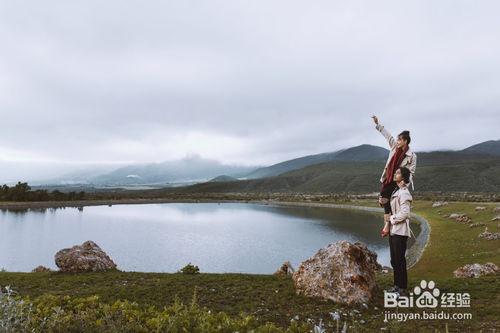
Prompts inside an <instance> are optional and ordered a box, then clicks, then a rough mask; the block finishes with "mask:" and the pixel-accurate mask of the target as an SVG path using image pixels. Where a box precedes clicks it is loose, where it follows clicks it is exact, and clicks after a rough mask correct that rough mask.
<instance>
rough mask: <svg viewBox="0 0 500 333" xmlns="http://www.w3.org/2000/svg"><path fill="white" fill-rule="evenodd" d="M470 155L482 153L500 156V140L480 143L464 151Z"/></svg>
mask: <svg viewBox="0 0 500 333" xmlns="http://www.w3.org/2000/svg"><path fill="white" fill-rule="evenodd" d="M462 151H463V152H468V153H482V154H490V155H497V156H500V140H490V141H485V142H481V143H478V144H476V145H473V146H470V147H468V148H465V149H464V150H462Z"/></svg>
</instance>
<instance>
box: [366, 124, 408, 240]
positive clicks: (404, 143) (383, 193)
mask: <svg viewBox="0 0 500 333" xmlns="http://www.w3.org/2000/svg"><path fill="white" fill-rule="evenodd" d="M372 118H373V121H374V122H375V125H376V126H375V128H376V129H377V130H378V131H379V132H380V133H382V135H383V136H384V137H385V138H386V139H387V142H388V143H389V148H390V153H389V157H388V158H387V162H386V163H385V168H384V171H383V172H382V176H381V177H380V182H381V183H382V186H381V188H380V195H379V200H378V202H379V205H380V206H381V207H383V208H384V228H383V229H382V231H381V235H382V237H385V236H387V235H388V234H389V217H390V216H391V203H390V201H389V200H390V198H391V194H392V192H394V191H395V190H396V189H397V188H398V185H397V184H396V182H395V181H394V174H395V172H396V169H397V168H399V167H406V168H408V170H410V184H411V187H412V190H413V189H414V187H413V176H414V174H415V168H416V166H417V155H416V154H415V153H414V152H413V151H412V150H411V149H410V146H409V144H410V141H411V138H410V132H409V131H403V132H401V133H399V135H398V138H397V140H395V139H394V137H393V136H392V135H391V134H390V133H389V132H388V131H387V130H386V129H385V128H384V126H383V125H382V124H381V123H380V122H379V120H378V118H377V117H376V116H372Z"/></svg>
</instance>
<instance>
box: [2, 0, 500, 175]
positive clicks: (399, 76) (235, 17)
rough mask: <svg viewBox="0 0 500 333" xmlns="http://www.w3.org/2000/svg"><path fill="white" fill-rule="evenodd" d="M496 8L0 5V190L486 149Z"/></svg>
mask: <svg viewBox="0 0 500 333" xmlns="http://www.w3.org/2000/svg"><path fill="white" fill-rule="evenodd" d="M499 11H500V4H499V2H498V1H481V0H478V1H459V0H452V1H422V0H420V1H335V0H329V1H291V0H286V1H274V0H270V1H255V0H248V1H240V0H225V1H217V0H211V1H202V0H199V1H191V0H172V1H130V0H126V1H124V0H121V1H92V0H86V1H78V2H77V1H21V0H17V1H7V0H5V1H3V0H0V41H1V45H0V115H1V118H0V119H1V122H2V127H1V131H0V174H1V177H0V180H6V179H18V178H26V177H46V176H48V175H54V174H56V173H60V172H67V171H69V170H75V169H78V168H82V167H87V166H90V165H92V166H95V165H108V166H109V165H115V164H116V165H118V164H122V163H134V162H158V161H164V160H172V159H178V158H183V157H185V156H187V155H193V154H198V155H200V156H202V157H206V158H213V159H218V160H220V161H223V162H226V163H237V164H245V165H263V164H271V163H275V162H279V161H282V160H285V159H289V158H294V157H298V156H303V155H306V154H314V153H320V152H326V151H334V150H337V149H341V148H346V147H350V146H354V145H359V144H363V143H370V144H376V145H384V144H385V142H384V140H383V138H382V137H381V136H380V134H378V133H377V132H376V131H375V129H374V126H373V123H372V120H371V118H370V116H371V115H372V114H376V115H378V116H379V118H380V119H381V121H382V122H383V123H384V124H385V125H386V127H388V128H389V129H390V130H392V132H394V134H397V133H399V131H401V130H403V129H409V130H410V131H411V133H412V146H413V148H414V149H416V150H417V151H418V150H420V151H422V150H434V149H459V148H460V149H461V148H464V147H466V146H469V145H471V144H474V143H477V142H481V141H485V140H490V139H498V137H499V136H498V125H499V124H500V112H499V108H500V43H499V42H498V41H499V40H500V21H499V20H498V12H499Z"/></svg>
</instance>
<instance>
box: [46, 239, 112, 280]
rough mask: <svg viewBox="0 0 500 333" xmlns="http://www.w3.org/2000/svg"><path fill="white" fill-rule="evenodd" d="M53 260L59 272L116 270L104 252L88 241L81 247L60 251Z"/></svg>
mask: <svg viewBox="0 0 500 333" xmlns="http://www.w3.org/2000/svg"><path fill="white" fill-rule="evenodd" d="M54 258H55V261H56V265H57V267H59V269H60V270H61V272H70V273H80V272H103V271H107V270H111V269H116V264H115V263H114V262H113V260H111V258H110V257H109V256H108V255H107V254H106V252H104V251H103V250H102V249H101V248H100V247H99V245H97V244H96V243H94V242H93V241H90V240H89V241H86V242H84V243H83V244H82V245H75V246H73V247H71V248H68V249H62V250H60V251H58V252H57V253H56V254H55V256H54Z"/></svg>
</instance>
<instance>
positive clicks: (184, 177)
mask: <svg viewBox="0 0 500 333" xmlns="http://www.w3.org/2000/svg"><path fill="white" fill-rule="evenodd" d="M255 168H256V167H249V166H238V165H226V164H222V163H220V162H218V161H216V160H211V159H204V158H201V157H199V156H192V157H186V158H183V159H181V160H175V161H167V162H162V163H149V164H140V165H129V166H125V167H122V168H119V169H117V170H114V171H112V172H109V173H106V174H103V175H100V176H97V177H94V178H92V179H90V182H91V183H92V184H105V185H135V184H164V185H169V184H175V183H183V182H200V181H208V180H210V179H212V178H214V177H217V176H219V175H221V174H224V175H228V176H231V177H234V178H238V177H241V176H243V175H245V174H247V173H249V172H251V171H252V170H254V169H255Z"/></svg>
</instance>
